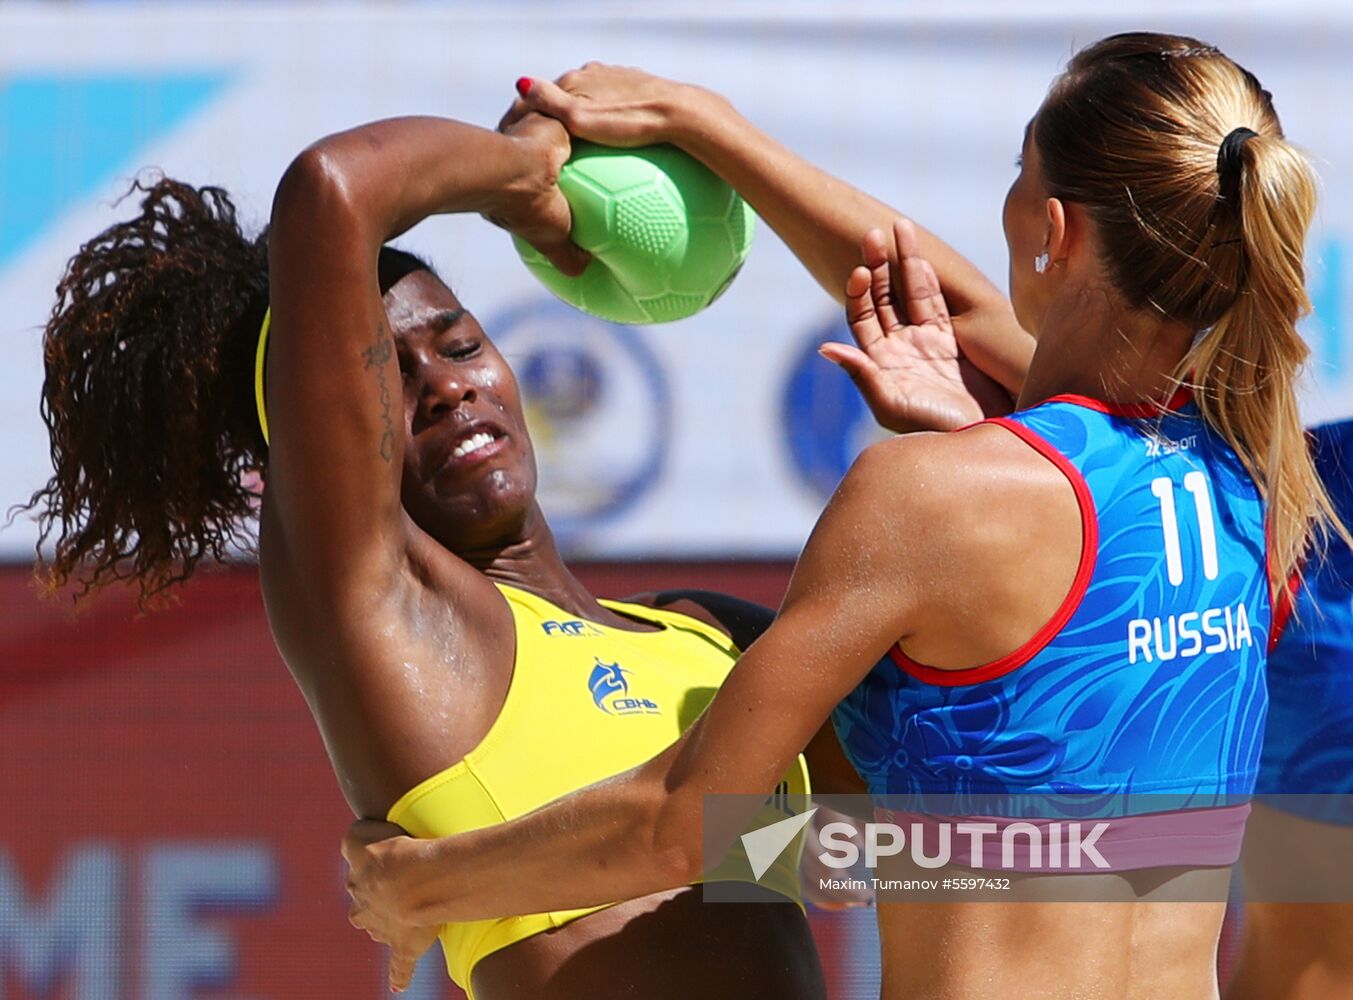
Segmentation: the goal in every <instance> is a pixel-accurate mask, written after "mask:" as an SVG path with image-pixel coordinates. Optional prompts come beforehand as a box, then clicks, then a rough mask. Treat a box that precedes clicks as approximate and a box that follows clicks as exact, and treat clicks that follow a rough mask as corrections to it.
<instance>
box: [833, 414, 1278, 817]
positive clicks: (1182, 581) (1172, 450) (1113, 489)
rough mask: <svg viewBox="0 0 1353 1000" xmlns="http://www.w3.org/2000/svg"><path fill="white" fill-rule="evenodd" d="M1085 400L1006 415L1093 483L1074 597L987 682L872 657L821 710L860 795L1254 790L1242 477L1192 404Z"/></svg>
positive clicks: (1263, 598) (1212, 794)
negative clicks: (1034, 643) (1087, 556)
mask: <svg viewBox="0 0 1353 1000" xmlns="http://www.w3.org/2000/svg"><path fill="white" fill-rule="evenodd" d="M1097 405H1102V404H1093V403H1090V401H1082V400H1079V398H1078V397H1059V398H1057V399H1054V400H1050V401H1049V402H1047V403H1044V404H1042V405H1040V406H1037V407H1034V408H1032V409H1029V410H1026V411H1023V412H1020V413H1016V414H1014V415H1013V416H1012V417H1010V418H1009V419H1008V421H1006V423H1007V424H1014V425H1017V427H1022V428H1025V429H1026V430H1025V435H1023V436H1025V437H1026V440H1029V441H1030V443H1031V444H1034V445H1039V444H1041V445H1042V447H1040V450H1044V451H1045V453H1047V452H1048V451H1050V452H1054V453H1056V454H1057V455H1060V456H1064V457H1065V459H1066V460H1067V461H1068V462H1069V463H1070V468H1067V467H1065V466H1064V471H1067V472H1068V473H1069V478H1071V479H1072V481H1073V484H1074V482H1075V479H1076V478H1077V476H1079V477H1083V480H1084V484H1085V486H1087V487H1088V494H1089V497H1091V498H1093V510H1092V511H1089V512H1087V513H1088V514H1089V516H1090V517H1091V518H1094V519H1095V523H1096V525H1097V529H1098V538H1097V546H1096V549H1095V551H1094V561H1093V570H1092V573H1091V574H1090V576H1089V582H1088V586H1087V587H1086V589H1085V591H1084V595H1083V597H1082V598H1081V599H1080V601H1079V603H1078V604H1077V605H1076V606H1075V607H1074V610H1073V611H1071V610H1070V609H1067V610H1069V611H1070V617H1069V620H1067V621H1066V624H1065V625H1064V626H1063V627H1062V628H1061V629H1060V630H1058V631H1057V632H1056V634H1055V635H1052V636H1051V638H1050V641H1047V643H1046V645H1044V646H1043V647H1042V648H1041V649H1031V650H1027V651H1026V652H1027V654H1028V655H1027V658H1026V661H1025V662H1022V663H1018V662H1016V663H1005V664H1004V665H1003V669H1004V670H1005V672H1003V673H1001V674H1000V675H999V676H993V677H990V679H985V680H983V679H980V678H981V677H982V675H983V674H984V673H990V671H983V670H982V668H976V669H974V670H973V671H945V672H944V673H943V674H942V675H937V674H936V673H935V672H934V671H928V670H927V668H914V669H913V670H912V671H911V672H909V671H908V670H906V669H903V667H902V666H901V665H900V664H899V663H898V662H895V661H894V660H893V659H891V658H885V659H884V660H882V661H881V662H879V664H878V665H877V666H875V668H874V669H873V670H872V671H871V673H870V674H869V675H868V676H867V677H866V679H865V680H864V681H863V682H862V683H861V684H860V685H859V686H858V687H857V688H856V689H855V690H854V691H853V692H852V693H851V694H850V695H849V696H848V697H847V698H846V699H845V700H844V701H843V702H842V703H841V705H840V706H839V707H838V708H837V710H836V712H835V714H834V716H833V722H834V724H835V727H836V731H837V733H838V735H839V737H840V740H841V745H842V747H843V748H844V749H845V751H846V754H847V756H848V757H849V758H850V760H851V762H852V763H853V764H854V765H855V767H856V769H857V770H858V771H859V772H860V774H861V775H862V776H863V777H864V778H865V780H866V782H867V783H868V785H869V789H870V791H871V793H873V794H874V795H876V796H882V795H888V796H907V795H913V796H914V795H945V796H957V797H958V800H957V801H962V800H963V798H964V797H965V796H982V797H984V798H983V801H984V802H988V803H989V801H990V800H989V799H987V798H985V797H987V796H991V795H1003V796H1010V795H1017V794H1021V793H1029V794H1034V795H1037V794H1042V793H1049V792H1052V793H1067V792H1072V793H1075V792H1088V793H1095V794H1100V795H1102V794H1106V793H1107V794H1117V793H1147V792H1149V793H1153V794H1157V793H1158V794H1162V795H1168V796H1170V797H1171V801H1172V803H1173V807H1174V808H1183V807H1186V806H1200V807H1201V806H1208V805H1215V804H1219V803H1220V801H1221V800H1222V799H1223V798H1224V797H1229V796H1244V795H1248V794H1249V793H1251V792H1252V791H1253V789H1254V782H1255V776H1256V772H1257V770H1258V764H1259V752H1260V742H1261V739H1262V735H1263V728H1264V718H1265V713H1266V709H1267V696H1266V692H1265V686H1264V675H1263V669H1264V657H1265V650H1266V648H1267V638H1268V633H1269V628H1270V608H1269V596H1268V587H1267V580H1266V573H1265V563H1266V547H1265V543H1264V537H1265V535H1264V508H1263V504H1262V501H1261V500H1260V497H1259V495H1258V491H1257V489H1256V488H1255V485H1254V483H1253V481H1252V480H1251V479H1250V477H1249V475H1248V474H1247V473H1246V471H1245V469H1244V468H1243V466H1242V465H1241V463H1240V461H1239V460H1238V459H1237V457H1236V456H1235V454H1234V452H1232V451H1231V449H1230V448H1229V447H1228V446H1227V445H1226V443H1225V442H1224V441H1223V440H1222V439H1221V438H1220V437H1219V436H1217V435H1216V434H1214V433H1213V432H1211V431H1210V430H1209V429H1208V427H1207V426H1206V425H1205V423H1204V422H1203V420H1202V419H1201V418H1200V417H1199V416H1198V414H1197V411H1196V409H1195V408H1194V407H1193V406H1192V404H1186V405H1185V406H1183V407H1182V408H1181V409H1179V410H1176V411H1171V412H1169V413H1167V414H1165V415H1164V416H1153V417H1149V418H1143V417H1128V416H1116V415H1111V414H1109V413H1104V412H1100V411H1099V410H1098V409H1097V408H1096V406H1097ZM1013 429H1015V428H1012V430H1013ZM1029 432H1032V435H1033V436H1034V439H1033V440H1030V438H1029V436H1028V435H1029ZM1083 507H1084V504H1083ZM1209 522H1210V523H1209ZM1086 568H1087V569H1088V568H1089V567H1086ZM895 652H896V651H895ZM903 659H905V658H903ZM914 673H920V674H922V675H923V676H925V677H926V678H927V679H925V680H923V679H920V678H918V677H917V676H914V675H913V674H914ZM965 675H967V676H966V677H965ZM937 676H938V677H941V678H942V679H941V680H939V682H936V677H937ZM974 681H975V682H974ZM1176 796H1178V797H1179V798H1175V797H1176Z"/></svg>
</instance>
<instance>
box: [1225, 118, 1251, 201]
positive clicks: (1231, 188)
mask: <svg viewBox="0 0 1353 1000" xmlns="http://www.w3.org/2000/svg"><path fill="white" fill-rule="evenodd" d="M1258 134H1259V133H1258V132H1256V131H1254V129H1251V128H1246V127H1245V126H1243V125H1242V126H1240V128H1233V129H1231V131H1230V132H1227V133H1226V138H1225V139H1223V140H1222V141H1221V148H1220V149H1219V150H1217V179H1218V181H1219V185H1218V187H1219V190H1220V193H1221V197H1222V198H1223V199H1224V200H1225V201H1226V202H1227V203H1228V204H1239V202H1240V176H1241V161H1240V153H1241V150H1242V149H1243V148H1244V147H1245V143H1247V142H1249V141H1250V140H1251V139H1253V138H1254V137H1255V136H1256V135H1258Z"/></svg>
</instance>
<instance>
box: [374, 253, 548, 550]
mask: <svg viewBox="0 0 1353 1000" xmlns="http://www.w3.org/2000/svg"><path fill="white" fill-rule="evenodd" d="M385 310H386V314H387V315H388V316H389V319H390V326H391V330H392V332H393V333H394V338H395V347H396V350H397V352H398V356H399V370H400V375H401V376H402V380H403V386H404V435H405V436H404V468H403V480H402V484H401V496H402V500H403V503H404V509H405V510H406V511H408V513H409V516H410V517H412V518H413V520H414V523H415V524H417V525H418V526H419V527H420V528H422V529H423V530H424V531H426V532H428V534H430V535H431V536H432V537H433V538H435V539H437V540H438V541H439V542H441V543H442V544H443V545H445V546H446V547H447V548H449V549H451V550H452V551H453V552H460V553H465V552H469V551H472V550H475V549H480V548H486V547H492V546H494V545H495V544H498V543H501V542H503V541H506V540H509V539H511V538H513V537H516V536H517V534H518V533H519V532H520V531H521V529H522V526H523V524H524V522H525V519H526V517H527V516H528V514H529V513H530V511H531V510H532V508H533V503H534V499H535V490H536V465H535V454H534V452H533V450H532V448H531V440H530V438H529V437H528V436H527V433H526V418H525V416H524V415H523V413H522V408H521V397H520V394H519V393H518V390H517V381H516V379H515V378H514V377H513V375H512V369H511V368H509V367H508V365H507V362H506V361H504V360H503V356H502V355H501V354H499V353H498V351H497V349H496V348H495V347H494V346H493V344H492V342H490V340H489V339H488V337H487V336H485V334H484V331H483V330H482V329H481V328H480V326H479V322H478V321H477V320H476V319H475V318H474V317H473V316H471V315H470V314H469V313H468V312H466V311H465V309H464V307H462V306H461V304H460V302H459V300H458V299H457V298H456V296H455V295H454V294H453V293H452V292H451V290H450V289H449V288H447V287H446V285H444V284H443V283H442V282H441V281H440V280H438V279H437V278H436V277H435V276H434V275H432V274H431V273H429V272H428V271H422V270H419V271H414V272H412V273H411V274H409V275H406V276H405V277H404V278H402V279H400V280H399V281H398V282H396V283H395V284H394V286H393V287H391V289H390V290H389V291H388V292H386V294H385Z"/></svg>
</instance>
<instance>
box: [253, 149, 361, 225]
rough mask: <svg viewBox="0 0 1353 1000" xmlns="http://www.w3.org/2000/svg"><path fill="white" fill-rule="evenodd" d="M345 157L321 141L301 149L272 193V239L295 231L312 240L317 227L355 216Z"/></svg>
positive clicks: (338, 222)
mask: <svg viewBox="0 0 1353 1000" xmlns="http://www.w3.org/2000/svg"><path fill="white" fill-rule="evenodd" d="M350 174H351V171H350V170H349V169H348V167H347V165H346V164H345V162H344V158H343V157H342V156H341V155H340V154H339V153H338V152H337V151H336V150H334V149H332V148H330V146H329V144H328V142H327V140H321V141H320V142H317V143H315V144H314V145H313V146H310V147H308V148H306V149H304V150H302V151H301V152H300V153H299V154H298V155H297V156H296V158H295V159H294V160H292V161H291V164H290V165H289V166H288V167H287V169H286V171H285V172H284V173H283V174H282V179H281V180H280V181H279V182H278V184H277V192H276V194H274V196H273V203H272V225H271V229H270V238H271V239H272V240H274V241H276V239H277V238H279V237H281V238H286V237H287V236H289V235H290V234H291V233H296V234H297V235H298V236H299V237H300V238H301V239H313V236H309V237H307V234H313V233H314V232H315V230H316V228H317V227H319V226H324V227H326V228H327V227H332V226H333V225H335V224H341V223H342V222H344V221H345V220H346V221H353V220H355V218H356V213H355V211H354V207H355V205H356V202H357V199H356V196H355V194H354V191H353V184H352V179H351V176H350Z"/></svg>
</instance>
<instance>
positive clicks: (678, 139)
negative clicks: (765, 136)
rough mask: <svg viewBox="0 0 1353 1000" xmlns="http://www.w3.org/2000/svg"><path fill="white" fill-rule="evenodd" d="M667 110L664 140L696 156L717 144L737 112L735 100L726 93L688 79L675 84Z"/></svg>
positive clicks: (665, 109)
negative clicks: (734, 106) (733, 101)
mask: <svg viewBox="0 0 1353 1000" xmlns="http://www.w3.org/2000/svg"><path fill="white" fill-rule="evenodd" d="M664 111H665V113H666V117H667V121H668V126H667V132H668V135H667V136H666V137H665V138H664V140H663V141H665V142H670V143H671V144H672V145H674V146H678V147H680V148H681V149H683V150H685V151H686V152H688V153H690V154H691V155H692V156H694V157H696V158H697V159H700V158H701V154H702V153H704V152H706V151H707V150H708V149H709V148H710V147H711V145H714V144H717V141H718V136H719V135H720V133H721V132H722V131H723V130H724V128H725V127H726V126H727V123H728V122H729V121H730V120H732V119H736V118H737V116H738V115H737V111H736V110H734V108H733V105H732V103H731V102H730V101H729V100H728V99H727V98H725V97H724V96H723V95H721V94H717V93H715V92H714V91H712V90H707V89H706V88H704V87H698V86H696V85H695V84H689V83H684V84H678V85H677V86H676V88H675V90H674V92H673V94H672V96H671V98H670V99H669V100H668V101H667V102H666V106H665V108H664Z"/></svg>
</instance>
